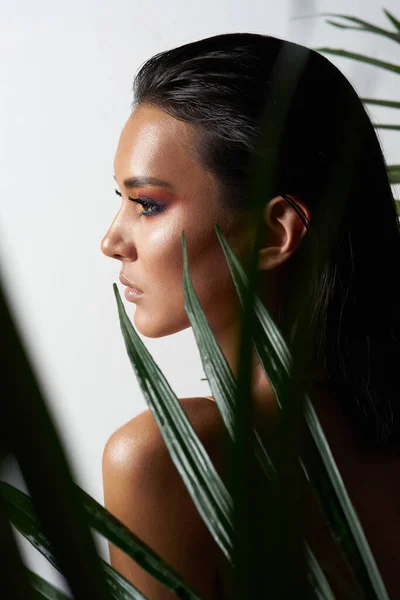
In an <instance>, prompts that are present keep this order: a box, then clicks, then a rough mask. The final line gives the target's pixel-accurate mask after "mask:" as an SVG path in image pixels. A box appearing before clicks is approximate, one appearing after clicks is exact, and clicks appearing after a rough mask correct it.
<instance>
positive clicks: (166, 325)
mask: <svg viewBox="0 0 400 600" xmlns="http://www.w3.org/2000/svg"><path fill="white" fill-rule="evenodd" d="M133 323H134V325H135V328H136V329H137V331H138V332H139V333H140V334H141V335H144V336H145V337H148V338H161V337H166V336H167V335H173V334H174V333H179V331H183V330H184V329H187V328H188V327H191V325H190V321H189V318H188V316H187V314H186V313H185V315H184V316H183V315H182V318H181V319H179V320H175V321H172V320H171V319H168V317H165V319H163V320H161V319H154V318H151V317H150V318H149V317H144V316H143V315H140V313H139V311H138V310H137V308H136V311H135V315H134V319H133Z"/></svg>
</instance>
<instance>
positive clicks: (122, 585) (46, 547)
mask: <svg viewBox="0 0 400 600" xmlns="http://www.w3.org/2000/svg"><path fill="white" fill-rule="evenodd" d="M0 495H1V496H2V498H3V500H4V503H5V505H6V507H7V512H8V516H9V519H10V521H11V523H12V524H13V525H14V527H16V529H18V531H19V532H20V533H21V534H22V535H23V536H24V537H25V538H26V539H27V540H28V541H29V542H30V543H31V544H32V546H33V547H34V548H36V549H37V550H38V551H39V552H40V553H41V554H42V555H43V556H44V557H45V558H46V559H47V560H48V561H49V563H50V564H52V565H53V567H55V568H56V569H57V570H58V571H60V572H61V573H62V569H61V566H60V562H59V561H58V560H57V558H56V556H55V554H54V548H53V547H52V545H51V543H50V542H49V540H48V539H47V537H46V536H45V535H44V534H43V532H42V531H41V527H40V523H39V521H38V519H37V517H36V515H35V511H34V508H33V504H32V501H31V499H30V497H29V496H27V495H26V494H24V493H23V492H21V491H20V490H18V489H17V488H15V487H13V486H11V485H9V484H8V483H5V482H0ZM90 524H91V523H90ZM141 550H142V552H143V549H141ZM100 562H101V566H102V568H103V572H104V575H105V580H106V583H107V585H108V587H109V593H110V597H111V598H113V599H115V600H146V599H145V596H144V595H143V594H142V593H141V592H140V591H139V590H138V589H136V588H135V587H134V586H133V585H131V584H130V583H129V581H127V580H126V579H125V578H124V577H123V576H122V575H120V574H119V573H118V572H117V571H115V569H113V568H112V567H111V566H110V565H109V564H108V563H106V562H105V561H103V560H101V559H100ZM39 579H40V578H39ZM40 581H43V580H40ZM39 591H40V590H39ZM46 597H47V596H46ZM49 597H53V596H49ZM54 597H55V598H57V596H54ZM186 597H187V596H185V598H186Z"/></svg>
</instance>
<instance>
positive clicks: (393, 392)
mask: <svg viewBox="0 0 400 600" xmlns="http://www.w3.org/2000/svg"><path fill="white" fill-rule="evenodd" d="M287 48H290V49H291V50H292V51H298V52H300V53H301V52H305V49H304V48H303V47H302V46H297V45H295V44H292V43H290V42H286V41H283V40H279V39H276V38H272V37H268V36H263V35H259V34H251V33H232V34H223V35H216V36H213V37H210V38H206V39H203V40H199V41H196V42H193V43H188V44H185V45H183V46H180V47H178V48H174V49H171V50H167V51H165V52H161V53H159V54H157V55H155V56H153V57H152V58H150V59H149V60H148V61H146V62H145V63H144V65H143V66H142V67H141V68H140V70H139V71H138V73H137V75H136V77H135V80H134V85H133V91H134V100H133V103H132V109H134V108H135V107H136V106H138V105H140V104H148V105H152V106H157V107H159V108H161V109H162V110H164V111H165V112H166V113H167V114H169V115H171V116H173V117H175V118H177V119H180V120H182V121H185V122H187V123H190V124H191V125H193V126H194V129H195V131H196V135H195V137H194V148H193V150H194V153H195V157H196V159H197V160H198V161H199V163H200V164H202V165H203V166H204V167H205V168H206V169H207V170H209V171H210V172H212V173H213V174H214V175H216V176H217V179H218V181H219V182H220V184H221V190H222V191H221V202H224V203H225V204H226V205H227V206H229V207H230V208H231V209H232V210H233V211H235V212H236V213H241V212H242V213H245V212H246V211H248V210H250V207H249V201H248V194H247V189H248V188H247V186H248V180H249V173H250V171H249V165H250V164H251V162H250V161H251V157H252V156H254V155H255V153H257V148H258V142H259V140H260V138H261V128H260V127H261V117H262V114H263V111H264V106H265V102H266V101H268V102H269V103H270V105H273V103H274V102H277V103H279V101H280V98H279V95H278V96H277V97H276V98H271V94H273V87H272V85H271V83H270V82H271V81H272V80H273V73H274V67H275V66H276V64H277V59H278V57H281V56H282V50H283V49H287ZM307 53H308V54H307V59H306V63H305V66H304V69H303V71H302V74H301V77H300V79H299V81H298V84H297V85H296V87H295V91H294V94H293V97H292V99H291V102H290V106H289V110H288V113H287V119H286V124H285V129H284V131H283V133H282V135H281V136H280V142H279V147H280V149H279V160H278V167H277V170H276V173H275V178H274V183H273V186H272V187H271V189H270V190H269V198H270V199H271V198H273V197H274V196H276V195H282V196H283V197H284V198H285V199H286V200H287V201H288V202H291V199H290V198H288V194H290V195H293V196H297V197H298V198H300V199H301V201H302V202H304V203H305V205H306V206H307V207H308V209H309V211H310V214H311V224H313V215H315V214H317V213H318V214H320V215H321V214H323V213H326V214H331V212H332V208H333V207H334V203H335V202H336V200H335V196H333V197H332V194H329V192H330V190H331V189H332V188H333V187H334V185H335V173H336V171H335V169H334V165H337V164H338V163H340V162H342V163H343V164H342V167H343V168H344V169H345V171H346V182H347V185H346V186H345V187H343V191H342V192H340V194H341V196H340V198H341V200H344V201H345V203H344V210H343V213H342V216H341V218H340V219H339V221H338V222H337V224H335V220H334V219H333V220H332V228H333V229H332V231H330V235H331V234H332V232H333V234H332V235H333V243H332V246H331V249H330V252H329V255H328V256H327V257H326V260H324V262H323V264H322V265H320V267H319V269H318V273H317V277H316V278H315V280H314V279H313V285H312V289H311V291H310V290H309V291H308V292H307V293H308V294H309V295H308V296H307V302H311V303H312V307H313V314H312V319H311V323H310V330H311V332H312V335H311V339H312V357H313V363H312V364H313V365H314V369H315V372H317V371H323V372H324V373H325V374H326V377H327V378H328V379H329V380H330V381H331V383H332V385H333V386H335V388H336V390H337V397H338V399H339V401H340V402H341V405H342V408H343V410H344V412H345V413H347V415H348V416H349V417H350V419H351V422H352V426H353V431H354V433H355V434H357V436H358V439H359V441H360V442H361V443H362V444H364V445H365V446H366V447H368V448H371V449H375V450H380V451H382V452H386V453H393V454H400V399H399V393H398V384H397V378H396V369H397V368H399V367H400V361H399V352H398V340H399V318H400V317H399V315H400V310H399V307H400V295H399V291H398V288H399V285H398V281H396V279H397V278H398V277H399V273H400V230H399V223H398V219H397V215H396V210H395V203H394V200H393V195H392V192H391V188H390V184H389V181H388V177H387V173H386V168H385V162H384V159H383V156H382V151H381V148H380V144H379V141H378V139H377V136H376V134H375V131H374V129H373V126H372V124H371V122H370V120H369V118H368V115H367V113H366V111H365V110H364V108H363V105H362V103H361V101H360V99H359V98H358V96H357V94H356V92H355V91H354V89H353V87H352V86H351V85H350V83H349V82H348V81H347V79H346V78H345V77H344V76H343V75H342V73H340V71H339V70H338V69H337V68H336V67H335V66H334V65H333V64H332V63H331V62H330V61H329V60H327V59H326V58H325V57H323V56H322V55H320V54H318V53H316V52H313V51H307ZM287 68H288V69H290V65H289V64H288V65H287ZM280 69H285V61H284V60H283V61H282V60H281V61H280ZM269 94H270V95H269ZM349 145H351V146H352V154H349V153H348V152H347V150H348V147H349ZM349 156H351V158H350V159H349V158H348V157H349ZM338 157H339V158H338ZM340 157H343V159H341V158H340ZM266 167H267V165H266ZM341 172H343V169H342V171H341ZM342 196H343V198H342ZM338 197H339V196H336V198H338ZM328 199H329V201H328ZM265 201H268V198H266V199H265ZM295 208H296V207H295ZM332 214H333V213H332ZM300 216H301V215H300ZM306 225H307V222H306ZM311 229H312V235H313V238H314V241H315V240H317V242H318V236H320V237H321V236H322V234H321V231H319V230H318V227H315V228H313V227H310V228H309V231H310V230H311ZM326 231H327V230H325V234H326ZM308 237H309V236H308V234H307V235H306V236H305V238H304V241H303V242H302V244H301V246H300V248H299V249H298V250H297V251H296V252H295V253H294V255H293V257H292V258H291V259H290V263H291V268H292V269H293V273H295V272H296V269H297V266H298V265H299V264H300V262H299V261H301V260H303V259H304V255H305V254H304V253H306V252H307V248H308V250H309V249H310V248H311V246H307V244H308V242H307V238H308ZM320 241H321V240H320ZM313 248H315V245H313ZM305 287H307V286H305ZM282 311H283V312H281V313H280V314H281V316H284V310H283V309H282ZM278 323H279V324H280V320H278ZM283 323H284V319H282V330H283V333H284V334H285V337H286V338H287V339H288V341H293V340H292V338H293V335H294V332H295V331H296V323H295V321H292V322H291V323H289V325H288V324H287V323H286V324H285V325H283Z"/></svg>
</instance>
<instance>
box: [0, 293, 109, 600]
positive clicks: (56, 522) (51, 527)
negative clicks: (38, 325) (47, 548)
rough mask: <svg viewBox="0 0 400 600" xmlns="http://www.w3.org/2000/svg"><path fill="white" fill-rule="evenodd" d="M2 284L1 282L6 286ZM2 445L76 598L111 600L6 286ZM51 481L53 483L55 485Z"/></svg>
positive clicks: (1, 313) (1, 319) (0, 315)
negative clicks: (18, 471)
mask: <svg viewBox="0 0 400 600" xmlns="http://www.w3.org/2000/svg"><path fill="white" fill-rule="evenodd" d="M0 283H1V282H0ZM0 329H1V332H2V335H1V341H0V343H1V344H2V345H3V348H2V350H3V351H2V353H1V354H2V357H3V370H2V377H1V378H0V397H1V399H2V402H0V437H1V438H2V439H1V442H0V445H1V446H4V447H6V448H7V449H8V451H9V452H10V453H12V454H14V456H15V457H16V459H17V461H18V464H19V467H20V469H21V472H22V475H23V477H24V480H25V482H26V485H27V487H28V489H29V492H30V494H31V497H32V501H33V503H34V505H35V510H36V514H37V515H38V518H39V519H40V522H41V526H42V529H43V532H44V533H45V535H46V536H47V537H48V538H49V539H50V541H51V543H52V544H53V547H54V552H55V553H56V555H57V557H58V559H59V560H60V564H61V565H62V570H63V574H64V576H65V577H66V578H67V580H68V585H69V586H70V588H71V591H72V593H73V594H74V596H75V600H81V599H82V600H85V599H86V598H87V597H88V596H92V597H95V598H96V600H108V599H109V594H108V592H107V587H106V585H105V581H104V579H103V573H102V571H101V568H100V559H99V556H98V554H97V551H96V548H95V545H94V542H93V538H92V536H91V532H90V530H89V528H88V526H87V524H86V522H85V519H84V514H83V511H82V508H81V506H80V504H79V502H78V498H77V494H76V490H75V486H74V482H73V480H72V475H71V472H70V470H69V466H68V463H67V460H66V457H65V454H64V451H63V447H62V444H61V441H60V438H59V437H58V435H57V431H56V428H55V426H54V424H53V422H52V419H51V418H50V414H49V412H48V410H47V407H46V404H45V401H44V394H43V392H42V390H41V389H40V386H39V383H38V381H37V378H36V376H35V374H34V372H33V369H32V368H31V364H30V361H29V359H28V355H27V353H26V351H25V348H24V346H23V343H22V341H21V338H20V336H19V333H18V331H17V327H16V325H15V323H14V319H13V317H12V316H11V312H10V310H9V308H8V304H7V302H6V297H5V294H4V291H3V287H2V286H1V287H0ZM49 477H50V478H51V479H50V481H51V485H49Z"/></svg>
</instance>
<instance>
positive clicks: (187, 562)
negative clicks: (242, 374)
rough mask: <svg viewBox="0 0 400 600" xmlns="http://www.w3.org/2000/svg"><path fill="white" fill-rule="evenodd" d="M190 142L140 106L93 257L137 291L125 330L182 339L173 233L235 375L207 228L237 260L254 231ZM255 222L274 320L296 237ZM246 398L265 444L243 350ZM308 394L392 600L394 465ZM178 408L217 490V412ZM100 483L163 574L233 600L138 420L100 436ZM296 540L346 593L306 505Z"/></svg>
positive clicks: (223, 285)
mask: <svg viewBox="0 0 400 600" xmlns="http://www.w3.org/2000/svg"><path fill="white" fill-rule="evenodd" d="M195 135H196V131H195V129H193V128H192V126H190V125H189V124H188V123H184V122H182V121H179V120H177V119H174V118H173V117H171V116H169V115H167V114H166V113H165V112H164V111H162V110H161V109H159V108H156V107H153V106H149V105H145V104H144V105H140V106H139V107H137V108H136V109H135V110H134V111H133V112H132V114H131V115H130V117H129V118H128V120H127V122H126V124H125V126H124V128H123V130H122V132H121V136H120V139H119V143H118V148H117V152H116V155H115V161H114V173H115V179H116V183H117V186H118V188H119V191H120V193H121V200H122V201H121V207H120V210H119V212H118V213H117V215H116V216H115V218H114V220H113V222H112V223H111V225H110V227H109V229H108V231H107V233H106V234H105V236H104V238H103V240H102V244H101V248H102V251H103V252H104V254H106V255H107V256H109V257H112V258H115V259H117V260H118V261H119V262H120V267H121V276H122V280H123V282H124V283H125V284H127V281H128V282H130V284H131V286H132V287H136V288H138V289H139V290H141V291H142V292H143V293H142V295H140V296H138V297H137V298H135V300H134V301H133V302H134V304H135V312H134V325H135V328H136V329H137V330H138V331H139V332H140V333H141V334H143V335H144V336H147V337H151V338H156V337H162V336H165V335H170V334H173V333H176V332H178V331H182V330H183V329H186V328H187V327H190V322H189V320H188V317H187V314H186V312H185V310H184V302H183V288H182V273H183V255H182V242H181V233H182V230H184V232H185V236H186V241H187V253H188V260H189V269H190V274H191V278H192V281H193V285H194V288H195V291H196V294H197V296H198V298H199V301H200V303H201V305H202V308H203V310H204V311H205V314H206V317H207V320H208V322H209V324H210V326H211V328H212V331H213V333H214V335H215V337H216V340H217V342H218V344H219V346H220V347H221V349H222V351H223V353H224V355H225V357H226V359H227V361H228V363H229V365H230V367H231V369H232V372H233V373H234V374H235V375H236V374H237V362H238V339H239V317H238V314H239V313H238V310H239V305H238V300H237V295H236V291H235V289H234V286H233V282H232V279H231V275H230V272H229V268H228V265H227V262H226V260H225V257H224V255H223V251H222V248H221V246H220V244H219V241H218V239H217V237H216V235H215V231H214V225H215V224H218V225H219V227H220V228H221V230H222V232H223V234H224V235H225V237H226V238H227V240H228V243H229V244H230V246H231V248H232V249H233V251H234V252H235V254H236V255H237V256H238V257H239V258H240V259H241V260H243V261H245V260H246V258H247V257H248V255H249V251H250V249H251V244H252V240H253V237H254V231H255V229H254V224H253V223H252V222H251V221H250V220H245V219H246V217H245V216H243V215H242V214H241V215H238V214H235V213H234V212H233V211H232V210H229V209H228V208H227V207H226V206H225V205H224V204H223V202H221V188H220V184H219V182H218V180H217V179H216V177H215V176H214V175H213V174H212V173H210V172H209V171H207V170H206V169H205V168H204V167H203V166H202V165H201V164H199V163H198V162H197V161H196V159H195V154H194V151H193V140H194V136H195ZM133 177H135V178H138V177H147V178H148V177H152V178H157V179H158V180H162V181H164V182H165V183H164V184H161V183H159V184H157V185H144V184H143V182H141V183H137V185H135V186H133V187H132V186H126V185H124V181H125V180H127V179H128V178H133ZM130 198H133V199H138V198H139V199H142V200H144V199H145V201H146V202H153V203H154V204H155V207H154V206H153V207H150V206H149V205H148V204H145V205H144V206H141V205H139V204H137V203H135V202H132V200H131V199H130ZM293 199H295V200H296V202H297V203H298V204H299V205H300V206H301V207H302V208H303V210H304V212H305V214H306V215H307V217H308V218H309V219H310V220H311V219H312V215H310V213H309V211H308V209H307V207H306V206H305V205H304V204H303V203H302V202H301V200H300V199H299V198H294V197H293ZM268 200H269V202H268V203H267V201H268ZM148 211H150V214H149V212H148ZM142 213H147V214H142ZM264 221H265V227H266V231H267V234H266V237H265V243H264V245H263V246H262V248H261V251H260V255H259V263H258V268H259V270H260V273H261V275H262V278H263V287H262V289H261V290H260V293H259V295H260V296H261V298H262V300H263V302H264V303H265V305H266V306H267V308H268V309H269V311H270V312H271V313H272V315H274V314H275V311H276V310H277V307H278V306H279V305H280V303H281V302H282V298H283V295H284V290H285V277H286V272H285V264H286V263H287V261H288V259H290V257H291V256H292V255H293V253H294V252H295V251H296V249H297V248H298V247H299V244H300V243H301V240H302V238H303V236H304V235H305V233H306V231H305V228H304V225H303V223H302V222H301V220H300V219H299V217H298V215H297V213H296V212H295V211H294V210H293V209H292V208H291V206H290V205H289V204H288V203H287V202H286V201H284V200H283V198H281V197H276V198H273V199H269V198H266V207H265V211H264ZM251 389H252V397H251V399H249V401H251V402H252V403H253V409H254V412H255V417H256V423H257V426H259V427H260V428H261V429H262V430H263V431H264V432H265V434H268V430H269V428H270V427H272V428H273V424H274V422H275V421H276V415H277V412H278V409H277V405H276V401H275V398H274V395H273V393H272V390H271V388H270V386H269V383H268V380H267V379H266V377H265V375H264V373H263V371H262V368H261V365H260V364H259V362H258V359H257V356H256V353H255V351H254V349H253V354H252V387H251ZM310 395H311V398H312V401H313V404H314V406H315V409H316V411H317V413H318V415H319V417H320V420H321V422H322V426H323V428H324V430H325V432H326V435H327V438H328V442H329V444H330V445H331V448H332V451H333V454H334V457H335V459H336V461H337V464H338V467H339V469H340V472H341V474H342V476H343V479H344V482H345V485H346V486H347V489H348V491H349V493H350V496H351V499H352V501H353V503H354V505H355V508H356V510H357V512H358V514H359V517H360V519H361V522H362V525H363V526H364V529H365V533H366V535H367V537H368V540H369V542H370V545H371V549H372V552H373V554H374V556H375V558H376V561H377V564H378V567H379V569H380V570H381V574H382V576H383V579H384V581H385V584H386V586H387V589H388V592H389V595H390V596H391V598H400V580H399V578H398V576H397V575H398V558H397V556H398V550H399V549H400V485H399V483H398V482H399V481H400V478H399V477H398V474H399V467H400V461H399V459H398V458H393V459H389V458H384V457H380V456H378V455H377V454H375V453H373V452H366V451H365V450H361V449H360V447H359V445H358V444H357V442H356V440H355V439H354V436H353V433H352V430H351V427H350V424H349V422H348V421H347V420H346V418H345V417H344V416H343V415H342V414H341V412H340V409H339V403H338V399H337V398H336V397H335V393H334V391H333V390H332V389H330V388H329V387H328V386H327V385H326V384H324V383H322V382H321V383H315V385H314V388H313V389H312V390H311V391H310ZM180 403H181V405H182V407H183V409H184V410H185V412H186V414H187V416H188V418H189V420H190V422H191V424H192V426H193V428H194V430H195V431H196V433H197V435H198V436H199V438H200V440H201V442H202V443H203V445H204V447H205V449H206V451H207V452H208V454H209V456H210V458H211V460H212V462H213V463H214V465H215V467H216V469H217V471H218V472H219V473H220V475H221V477H222V478H223V479H225V477H226V465H225V460H224V429H223V423H222V420H221V416H220V413H219V410H218V408H217V406H216V404H215V402H213V401H212V399H207V398H204V397H203V398H198V397H194V398H183V399H181V400H180ZM103 483H104V503H105V506H106V508H107V509H108V510H109V511H110V512H111V513H112V514H114V515H115V516H116V517H117V518H118V519H120V520H121V521H122V522H123V523H124V524H125V525H126V526H127V527H128V528H129V529H131V530H132V531H133V532H134V533H135V534H136V535H138V536H139V537H140V538H141V539H143V541H144V542H146V543H147V544H148V545H149V546H151V547H152V548H153V549H154V550H155V551H156V552H157V553H158V554H160V555H161V556H162V558H163V559H164V560H166V561H167V562H168V563H169V564H171V565H172V566H173V567H174V568H175V569H176V570H177V571H178V572H179V573H180V574H181V575H182V577H183V578H184V579H185V580H186V581H187V582H188V583H189V584H191V585H192V586H193V587H194V588H195V589H196V590H197V591H198V592H199V594H200V595H201V597H202V598H204V599H205V600H220V599H221V598H223V599H224V600H228V599H231V598H234V590H233V587H232V583H231V578H230V573H229V567H228V565H227V561H226V559H225V557H224V556H223V554H222V552H221V550H220V549H219V547H218V546H217V544H216V542H215V541H214V540H213V538H212V536H211V535H210V533H209V532H208V529H207V528H206V526H205V525H204V523H203V521H202V519H201V517H200V516H199V514H198V512H197V509H196V508H195V506H194V504H193V501H192V499H191V497H190V496H189V494H188V492H187V490H186V488H185V486H184V484H183V482H182V480H181V478H180V476H179V474H178V472H177V470H176V468H175V466H174V464H173V462H172V460H171V458H170V456H169V453H168V450H167V448H166V446H165V443H164V441H163V439H162V437H161V435H160V433H159V430H158V427H157V424H156V422H155V421H154V418H153V416H152V414H151V412H150V411H149V410H146V411H144V412H142V413H140V414H139V415H137V416H136V417H134V418H133V419H131V420H130V421H128V422H127V423H125V424H124V425H122V426H121V427H120V428H119V429H117V430H116V431H115V432H114V433H112V435H111V436H110V438H109V440H108V442H107V444H106V446H105V449H104V453H103ZM306 537H307V539H308V541H309V543H310V546H311V547H312V549H313V551H314V553H315V555H316V556H317V558H318V559H319V560H320V562H321V563H324V562H326V563H328V564H330V565H331V566H332V567H333V568H334V569H335V570H336V572H337V573H339V574H340V576H341V577H342V578H344V579H345V581H347V583H348V584H351V577H350V575H349V573H348V572H347V570H346V567H345V565H344V563H343V561H342V559H341V556H340V554H339V552H338V550H337V548H336V546H335V544H334V543H333V541H332V539H331V537H330V534H329V532H328V529H327V527H326V525H325V523H324V519H323V517H322V516H321V513H320V511H319V508H318V506H317V505H316V503H315V500H314V499H313V497H312V494H311V493H309V492H306ZM109 547H110V560H111V564H112V566H113V567H115V568H116V569H117V570H118V571H119V572H120V573H121V574H122V575H123V576H124V577H126V578H127V579H128V580H129V581H131V582H132V583H133V584H134V585H135V586H136V587H137V588H138V589H139V590H140V591H141V592H142V593H143V594H144V595H145V596H146V597H147V598H149V599H150V600H172V599H173V598H176V596H175V594H174V593H173V592H171V591H169V590H168V589H167V588H166V587H165V586H164V585H162V584H160V583H159V582H157V581H156V580H155V579H154V578H153V577H152V576H151V575H149V574H147V573H146V571H144V570H143V569H142V568H141V567H139V566H138V565H137V564H136V563H135V561H133V560H132V559H130V558H129V557H128V556H127V555H125V554H124V553H123V552H122V551H120V550H119V549H118V548H116V547H115V546H113V545H112V544H109ZM326 574H327V577H328V579H329V581H330V583H331V586H332V589H333V591H334V593H335V595H336V598H337V599H338V600H340V599H341V598H345V597H347V596H345V595H341V594H342V591H341V588H340V586H338V585H337V583H336V581H335V580H334V578H332V576H331V575H330V574H329V573H328V571H326Z"/></svg>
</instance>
